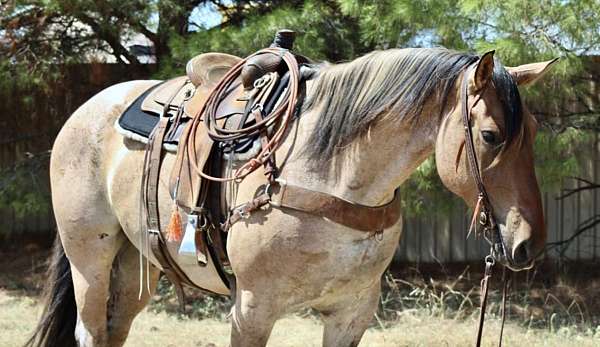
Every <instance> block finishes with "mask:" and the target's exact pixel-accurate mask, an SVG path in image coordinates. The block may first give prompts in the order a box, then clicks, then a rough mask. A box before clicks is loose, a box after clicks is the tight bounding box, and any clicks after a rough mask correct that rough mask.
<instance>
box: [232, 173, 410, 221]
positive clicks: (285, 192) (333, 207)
mask: <svg viewBox="0 0 600 347" xmlns="http://www.w3.org/2000/svg"><path fill="white" fill-rule="evenodd" d="M267 204H270V205H272V206H275V207H283V208H289V209H292V210H297V211H302V212H306V213H310V214H313V215H316V216H320V217H324V218H327V219H329V220H331V221H333V222H335V223H338V224H341V225H344V226H347V227H349V228H352V229H355V230H359V231H364V232H381V231H383V230H384V229H387V228H389V227H391V226H393V225H395V224H396V223H397V222H398V220H399V219H400V216H401V209H400V204H401V199H400V192H399V190H396V192H395V193H394V198H393V199H392V201H390V202H388V203H387V204H385V205H381V206H365V205H360V204H356V203H352V202H350V201H347V200H344V199H341V198H338V197H336V196H333V195H329V194H326V193H322V192H317V191H314V190H309V189H306V188H302V187H298V186H294V185H289V184H282V183H279V182H277V183H273V184H271V186H270V187H267V188H266V189H265V193H263V194H261V195H259V196H257V197H256V198H255V199H254V200H252V201H250V202H248V203H246V204H243V205H241V206H239V207H237V208H235V209H233V213H232V215H231V217H230V219H229V223H230V225H232V224H234V223H235V222H237V221H239V220H240V219H242V218H247V217H248V216H249V215H250V213H252V212H253V211H256V210H258V209H260V207H262V206H264V205H267Z"/></svg>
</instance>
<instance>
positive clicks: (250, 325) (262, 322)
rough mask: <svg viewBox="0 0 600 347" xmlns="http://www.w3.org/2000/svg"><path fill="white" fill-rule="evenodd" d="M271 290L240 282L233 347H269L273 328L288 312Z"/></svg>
mask: <svg viewBox="0 0 600 347" xmlns="http://www.w3.org/2000/svg"><path fill="white" fill-rule="evenodd" d="M269 287H270V286H269V285H264V286H262V287H261V286H252V287H249V286H245V285H244V283H240V282H238V283H237V289H236V300H235V305H234V307H233V308H232V317H231V324H232V326H231V347H262V346H266V344H267V340H268V339H269V336H270V335H271V330H272V329H273V325H274V324H275V321H277V319H279V317H280V316H281V314H282V313H283V309H284V308H283V307H282V305H281V304H280V303H279V302H278V300H277V299H276V298H277V295H276V294H275V295H274V293H273V292H272V290H271V288H269Z"/></svg>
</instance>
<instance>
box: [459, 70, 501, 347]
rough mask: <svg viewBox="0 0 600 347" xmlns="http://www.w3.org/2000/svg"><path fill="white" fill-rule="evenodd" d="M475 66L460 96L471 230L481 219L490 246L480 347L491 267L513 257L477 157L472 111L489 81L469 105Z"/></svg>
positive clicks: (482, 232)
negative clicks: (471, 187)
mask: <svg viewBox="0 0 600 347" xmlns="http://www.w3.org/2000/svg"><path fill="white" fill-rule="evenodd" d="M475 66H476V64H472V65H469V66H468V67H467V68H466V70H465V72H464V74H463V80H462V85H461V95H460V98H461V113H462V122H463V126H464V129H465V149H466V152H467V161H468V164H469V170H470V172H471V176H472V177H473V180H474V181H475V184H476V186H477V190H478V194H477V203H476V204H475V209H474V211H473V217H472V218H471V226H470V227H469V233H470V232H471V230H472V229H473V228H474V226H475V220H476V219H478V220H479V225H480V231H479V232H476V233H477V234H480V235H482V236H483V237H484V238H485V239H486V240H487V242H488V243H489V244H490V245H491V249H490V254H489V255H488V256H486V257H485V273H484V277H483V279H482V280H481V306H480V313H479V326H478V329H477V340H476V343H475V344H476V346H478V347H479V346H480V345H481V337H482V334H483V323H484V319H485V310H486V306H487V296H488V282H489V279H490V278H491V276H492V268H493V266H494V264H495V263H496V260H499V259H498V257H499V256H503V257H504V259H505V260H506V261H507V262H509V263H510V262H511V260H510V259H511V257H510V255H509V254H508V253H507V251H506V245H505V242H504V239H503V237H502V233H501V232H500V228H499V227H498V224H497V223H496V219H495V218H494V209H493V206H492V204H491V202H490V198H489V195H488V193H487V190H486V189H485V185H484V184H483V179H482V177H481V170H480V167H479V162H478V160H477V154H476V152H475V142H474V141H473V129H472V127H471V110H472V109H473V107H475V105H476V104H477V103H478V102H479V101H480V100H481V98H482V95H483V92H484V91H485V89H486V88H487V84H486V85H484V87H483V88H482V90H481V92H480V93H479V94H478V95H477V97H476V99H475V102H473V104H472V105H471V106H469V90H468V89H469V77H470V76H471V74H472V72H473V70H474V69H475ZM502 277H503V279H504V286H503V291H502V328H501V330H500V340H499V341H498V346H502V334H503V331H504V321H505V313H506V296H507V290H508V286H507V283H508V282H507V281H506V276H505V274H504V275H503V276H502Z"/></svg>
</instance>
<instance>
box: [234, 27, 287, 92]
mask: <svg viewBox="0 0 600 347" xmlns="http://www.w3.org/2000/svg"><path fill="white" fill-rule="evenodd" d="M295 38H296V33H295V32H294V31H292V30H287V29H284V30H279V31H278V32H277V34H276V35H275V39H274V40H273V43H272V44H271V47H272V48H284V49H287V50H291V49H292V48H293V46H294V39H295ZM282 63H283V59H282V58H281V56H280V55H278V54H275V53H262V54H258V55H255V56H254V57H252V58H250V59H248V61H247V62H246V64H245V65H244V67H243V68H242V73H241V76H242V83H243V85H244V89H246V90H249V89H252V88H253V87H254V81H256V80H257V79H258V78H260V77H261V76H263V75H264V74H266V73H269V72H274V71H277V69H279V67H280V66H282Z"/></svg>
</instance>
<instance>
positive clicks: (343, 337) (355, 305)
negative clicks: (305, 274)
mask: <svg viewBox="0 0 600 347" xmlns="http://www.w3.org/2000/svg"><path fill="white" fill-rule="evenodd" d="M380 292H381V284H380V281H375V283H374V284H373V285H372V286H370V287H368V288H366V289H364V290H362V291H360V292H359V293H356V294H355V295H349V296H347V297H345V298H343V299H341V300H339V301H336V302H335V304H333V305H331V306H329V305H328V306H326V307H318V308H317V310H318V311H319V312H321V317H322V319H323V322H324V324H325V329H324V330H323V346H324V347H353V346H358V344H359V342H360V340H361V338H362V336H363V334H364V332H365V330H367V328H368V327H369V324H370V323H371V321H372V320H373V316H374V314H375V311H376V310H377V305H378V302H379V295H380Z"/></svg>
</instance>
